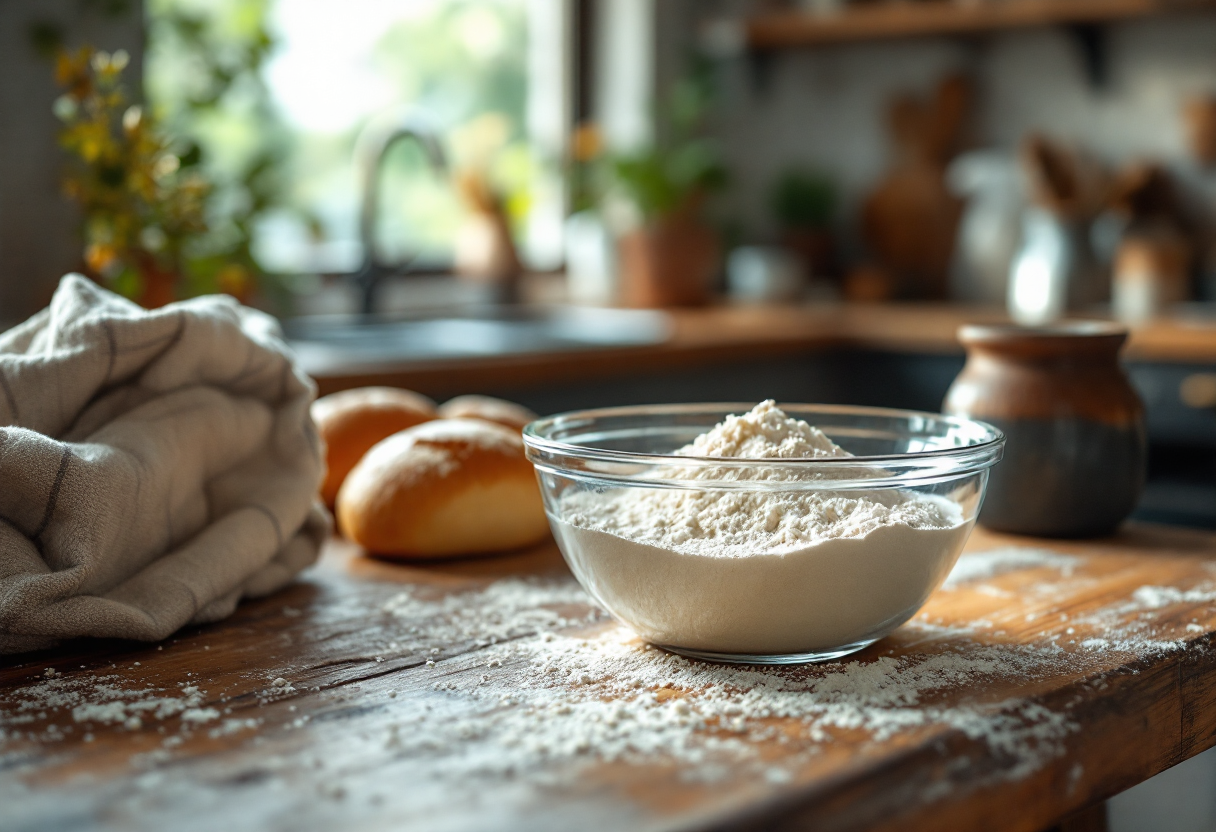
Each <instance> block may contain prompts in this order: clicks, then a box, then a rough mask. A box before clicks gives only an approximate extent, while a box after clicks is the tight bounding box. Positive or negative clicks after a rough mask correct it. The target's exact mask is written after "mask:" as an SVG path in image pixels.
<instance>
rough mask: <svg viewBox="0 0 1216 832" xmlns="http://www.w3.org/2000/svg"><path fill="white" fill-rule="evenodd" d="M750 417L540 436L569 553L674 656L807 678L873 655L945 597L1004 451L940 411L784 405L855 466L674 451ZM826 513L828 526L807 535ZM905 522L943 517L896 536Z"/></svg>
mask: <svg viewBox="0 0 1216 832" xmlns="http://www.w3.org/2000/svg"><path fill="white" fill-rule="evenodd" d="M751 407H752V406H751V405H747V404H685V405H661V406H644V407H621V408H610V409H603V410H587V411H581V412H575V413H563V414H560V415H557V416H553V417H550V418H547V419H541V420H538V421H536V422H533V423H532V424H531V425H529V426H528V427H527V428H526V429H525V430H524V442H525V443H526V445H527V453H528V458H529V459H530V460H531V461H532V463H533V465H535V467H536V471H537V477H538V479H539V481H540V488H541V492H542V494H543V496H544V502H545V510H546V512H547V513H548V516H549V522H550V525H551V526H552V528H553V533H554V536H555V537H556V538H557V542H558V545H559V546H560V548H561V551H562V555H563V556H564V557H565V559H566V562H567V563H568V564H569V566H570V569H571V570H572V571H573V572H574V575H575V577H576V578H577V579H578V581H579V583H580V584H582V586H583V588H584V589H586V590H587V592H588V593H590V594H591V596H592V597H594V598H595V599H596V601H598V602H599V603H600V604H602V605H603V606H604V608H605V609H607V610H608V611H609V612H610V613H612V615H614V616H615V617H616V618H617V619H618V620H620V621H622V622H623V623H625V624H626V625H628V626H629V627H631V628H632V629H633V630H634V631H635V632H637V633H638V634H639V635H640V636H641V637H642V638H644V639H646V640H647V641H649V642H651V643H653V644H656V645H658V646H660V647H662V648H664V649H667V650H670V651H672V652H675V653H680V654H683V655H686V656H692V657H694V658H700V659H706V660H710V661H720V662H740V663H751V664H795V663H803V662H813V661H823V660H827V659H835V658H839V657H840V656H844V655H847V654H849V653H852V652H854V651H857V650H861V649H862V648H864V647H866V646H868V645H870V644H873V643H874V642H875V641H877V640H878V639H880V638H882V637H883V636H885V635H887V634H888V633H890V632H891V631H892V630H894V629H895V628H896V627H898V626H899V625H900V624H902V623H903V622H905V621H907V620H908V619H909V618H911V617H912V616H913V615H915V614H916V612H917V610H919V609H920V607H921V606H922V605H923V604H924V602H925V600H926V599H927V598H928V597H929V595H930V594H931V593H932V592H933V591H934V590H936V589H937V588H938V587H939V586H941V583H942V581H944V580H945V578H946V576H947V574H949V572H950V570H951V568H952V567H953V566H954V563H955V561H956V560H957V559H958V556H959V553H960V552H961V551H962V548H963V544H964V543H966V541H967V537H968V535H969V534H970V532H971V528H972V527H973V526H974V524H975V518H976V516H977V515H978V514H979V510H980V504H981V502H982V501H983V498H984V489H985V487H986V486H987V483H988V469H989V468H991V467H992V466H993V465H995V464H996V463H997V462H998V461H999V460H1000V458H1001V449H1002V446H1003V445H1004V441H1005V439H1004V436H1003V435H1002V434H1001V432H1000V431H999V430H997V429H996V428H993V427H991V426H990V425H986V424H984V423H983V422H977V421H973V420H970V419H964V418H958V417H951V416H941V415H938V414H933V413H919V412H916V411H907V410H884V409H878V408H868V407H845V406H835V405H781V408H782V410H784V411H785V412H786V414H788V415H789V416H791V417H795V418H798V419H802V420H804V421H806V422H808V423H810V424H811V425H814V426H816V427H818V428H819V429H820V430H822V431H823V432H824V433H825V434H827V436H828V437H829V438H830V439H831V440H832V441H834V442H835V443H836V444H837V445H839V446H841V447H842V448H844V449H845V450H846V451H848V452H849V453H851V454H853V456H851V457H835V458H819V459H753V460H748V459H738V458H720V457H690V456H681V455H677V454H675V453H674V452H675V451H676V450H677V449H679V448H681V447H683V446H685V445H687V444H689V443H690V442H692V440H693V439H695V438H696V437H697V436H698V435H700V434H702V433H705V432H706V431H708V430H711V429H712V428H713V427H714V426H715V425H717V424H719V423H720V422H722V421H723V420H724V419H725V418H726V417H727V416H728V415H730V414H743V413H746V412H747V411H748V410H750V409H751ZM709 514H713V515H714V518H710V517H709V516H708V515H709ZM812 514H813V516H814V518H815V519H814V524H818V525H817V526H816V531H814V532H813V533H811V534H810V535H809V536H805V527H806V525H807V523H808V522H810V521H808V520H807V518H808V517H810V516H811V515H812ZM888 514H890V515H892V516H891V517H889V518H888V520H887V521H884V520H883V517H884V516H885V515H888ZM895 514H899V515H900V517H903V518H906V517H908V516H929V517H931V518H934V519H933V520H931V521H928V522H925V523H920V524H919V525H918V521H916V522H914V521H908V520H906V519H904V520H902V521H898V520H897V521H896V522H890V520H891V519H892V518H893V517H894V515H895ZM800 516H801V520H800V519H799V518H800ZM783 523H794V524H795V525H799V524H800V525H799V528H800V529H801V530H798V529H793V527H792V526H791V527H788V528H789V529H791V530H789V531H787V527H786V526H782V524H783ZM814 524H813V525H814ZM824 524H826V526H825V525H824ZM833 526H834V527H835V531H831V530H828V531H826V532H825V531H824V529H825V528H827V527H833ZM723 529H726V530H727V531H725V532H724V531H723ZM841 529H845V531H843V532H842V531H841ZM757 530H759V532H757ZM774 530H776V532H774ZM757 533H758V534H760V536H759V537H757V536H756V534H757ZM765 533H777V534H781V535H784V538H783V540H784V542H783V543H782V545H780V546H768V545H767V544H764V545H761V544H756V543H755V541H757V540H770V541H771V540H773V539H774V538H772V537H771V536H770V537H764V534H765ZM749 535H750V537H749ZM791 541H792V542H791Z"/></svg>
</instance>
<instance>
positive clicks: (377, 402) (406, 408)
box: [312, 387, 436, 508]
mask: <svg viewBox="0 0 1216 832" xmlns="http://www.w3.org/2000/svg"><path fill="white" fill-rule="evenodd" d="M312 418H313V421H314V422H316V424H317V430H318V432H319V433H320V434H321V438H322V439H324V440H325V447H326V451H325V462H326V465H327V471H326V473H325V481H324V482H323V483H321V499H323V500H324V501H325V505H327V506H329V507H330V508H333V507H334V500H335V498H336V497H337V496H338V489H339V488H340V487H341V485H342V481H343V480H345V479H346V475H347V474H349V473H350V469H352V468H354V467H355V464H356V463H357V462H358V461H359V460H360V459H362V458H363V455H364V454H365V453H367V451H368V449H369V448H371V447H372V445H375V444H376V443H377V442H379V441H380V440H381V439H384V438H385V437H388V436H392V435H393V434H394V433H396V432H397V431H399V430H405V429H406V428H412V427H413V426H414V425H418V424H421V423H422V422H429V421H430V420H432V419H434V418H436V413H435V403H434V402H433V401H431V400H430V399H428V398H427V397H426V396H423V395H420V394H418V393H414V392H411V391H409V390H400V389H398V388H395V387H360V388H358V389H356V390H343V391H342V392H341V393H334V394H332V395H329V396H325V397H323V398H320V399H317V400H316V401H315V402H313V405H312Z"/></svg>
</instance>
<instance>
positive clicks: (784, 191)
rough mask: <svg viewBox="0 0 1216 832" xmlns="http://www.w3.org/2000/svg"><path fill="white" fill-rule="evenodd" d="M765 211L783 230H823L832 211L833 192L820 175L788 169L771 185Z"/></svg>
mask: <svg viewBox="0 0 1216 832" xmlns="http://www.w3.org/2000/svg"><path fill="white" fill-rule="evenodd" d="M769 208H770V210H771V211H772V213H773V216H774V217H775V218H776V219H777V222H778V223H779V224H780V225H781V227H782V228H783V229H786V230H790V229H808V228H816V229H821V228H826V227H827V226H828V225H829V224H830V223H831V221H832V216H833V214H834V213H835V211H836V189H835V187H834V186H833V185H832V182H831V181H830V180H829V179H828V178H827V177H826V176H823V175H822V174H819V173H816V172H814V171H809V170H804V169H800V168H792V169H790V170H787V171H785V172H784V173H782V174H781V175H780V176H779V177H777V179H776V181H775V182H774V183H773V186H772V189H771V191H770V193H769Z"/></svg>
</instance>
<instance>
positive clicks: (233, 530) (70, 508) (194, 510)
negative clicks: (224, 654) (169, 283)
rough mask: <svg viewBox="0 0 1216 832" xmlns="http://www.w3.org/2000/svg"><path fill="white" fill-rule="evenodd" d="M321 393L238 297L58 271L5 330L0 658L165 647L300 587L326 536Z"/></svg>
mask: <svg viewBox="0 0 1216 832" xmlns="http://www.w3.org/2000/svg"><path fill="white" fill-rule="evenodd" d="M314 395H315V388H314V386H313V384H312V382H311V381H310V380H309V379H308V378H307V377H306V376H305V375H303V373H301V372H300V370H299V369H297V368H296V367H295V366H294V365H293V363H292V360H291V357H290V354H289V352H288V350H287V348H286V346H285V344H284V343H283V341H282V340H281V337H280V335H279V332H278V326H277V324H276V322H275V321H274V319H272V318H270V317H269V316H267V315H264V314H262V313H260V312H257V311H255V310H252V309H248V308H246V307H243V306H241V305H240V304H238V303H237V302H236V301H234V300H232V299H231V298H227V297H203V298H196V299H194V300H188V301H183V302H181V303H175V304H172V305H170V306H166V307H165V308H163V309H159V310H156V311H152V312H146V311H144V310H142V309H140V308H139V307H137V306H135V305H134V304H132V303H130V302H128V301H126V300H123V299H122V298H120V297H118V296H117V295H114V294H112V293H110V292H107V291H106V290H104V289H102V288H100V287H99V286H97V285H96V284H94V283H92V282H90V281H89V280H87V279H85V278H83V277H80V276H79V275H68V276H67V277H65V278H63V280H62V282H61V283H60V284H59V288H58V290H57V291H56V293H55V296H54V299H53V300H52V301H51V305H50V307H48V308H47V309H45V310H43V311H42V312H40V313H38V314H37V315H35V316H34V317H32V318H30V319H29V320H28V321H26V322H25V323H23V324H21V325H19V326H17V327H16V328H14V329H12V330H9V331H8V332H6V333H3V334H0V425H6V426H7V427H0V653H14V652H21V651H25V650H34V649H40V648H43V647H47V646H50V645H51V644H54V643H55V642H56V641H58V640H60V639H64V638H70V637H75V636H103V637H117V638H130V639H139V640H145V641H153V640H158V639H162V638H165V637H166V636H168V635H169V634H170V633H172V632H174V631H175V630H177V629H178V628H180V627H182V626H183V625H185V624H187V623H191V622H193V623H202V622H207V621H215V620H217V619H220V618H223V617H225V616H227V615H229V614H230V613H231V612H232V611H233V609H234V608H235V607H236V604H237V602H238V601H239V600H240V599H241V598H247V597H256V596H260V595H265V594H267V593H269V592H272V591H274V590H276V589H278V588H280V587H282V586H284V585H285V584H287V583H288V582H290V581H291V580H292V579H293V578H294V577H295V575H296V574H297V573H298V572H299V571H300V570H301V569H303V568H304V567H306V566H308V565H309V564H311V563H312V562H313V561H315V560H316V557H317V553H318V551H319V549H320V546H321V543H322V542H323V540H324V539H325V536H326V535H327V534H328V531H329V516H328V514H326V512H325V510H324V509H323V508H321V507H320V505H319V504H318V503H317V502H316V499H315V495H316V493H317V486H318V483H319V481H320V478H321V476H322V472H323V467H324V464H323V461H322V454H321V443H320V440H319V438H318V436H317V434H316V431H315V429H314V427H313V424H312V421H311V419H310V417H309V412H308V408H309V404H310V403H311V401H312V399H313V397H314Z"/></svg>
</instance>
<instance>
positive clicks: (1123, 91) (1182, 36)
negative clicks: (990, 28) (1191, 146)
mask: <svg viewBox="0 0 1216 832" xmlns="http://www.w3.org/2000/svg"><path fill="white" fill-rule="evenodd" d="M719 10H720V7H719ZM1107 33H1108V34H1107V45H1108V50H1109V52H1108V54H1109V71H1110V77H1109V83H1108V85H1107V86H1106V88H1104V89H1094V88H1092V87H1091V86H1090V84H1089V82H1088V80H1087V79H1086V76H1085V71H1084V66H1083V63H1082V60H1081V56H1080V53H1079V51H1078V50H1077V48H1076V45H1075V43H1074V42H1073V41H1072V40H1070V39H1069V37H1068V36H1067V35H1066V34H1065V33H1064V32H1063V31H1062V30H1060V29H1041V30H1027V31H1020V32H1012V33H1003V34H1000V35H994V36H989V37H986V38H983V39H981V40H971V41H968V40H955V39H940V40H938V39H927V40H909V41H891V42H884V43H874V44H864V45H855V46H841V47H830V48H819V49H813V50H812V49H806V50H793V51H787V52H781V53H777V54H776V55H774V57H773V58H772V61H771V65H770V66H768V67H767V69H766V70H765V71H764V73H762V74H761V75H760V76H759V77H760V78H762V79H764V78H766V80H762V81H761V82H760V83H759V84H757V83H756V82H755V79H756V78H757V77H758V76H757V75H756V72H755V66H753V65H751V64H749V62H748V61H746V60H744V59H739V60H736V61H733V62H731V64H730V66H729V69H728V70H727V72H726V73H725V77H726V79H727V84H726V89H727V94H726V101H725V106H724V108H723V113H722V116H721V120H720V124H719V125H718V128H717V130H718V134H719V135H720V136H721V138H722V140H723V142H724V144H725V147H726V151H727V153H728V155H729V158H730V161H731V165H732V168H733V172H734V175H735V188H734V190H733V192H732V194H731V208H732V210H735V211H738V212H739V214H740V215H741V218H742V219H744V220H745V222H746V224H747V226H748V227H749V228H750V229H752V230H753V231H754V232H763V231H764V230H766V229H767V228H768V227H769V222H770V221H769V219H768V217H767V216H766V214H767V212H766V210H765V204H764V203H765V198H764V194H765V192H766V189H767V187H768V185H769V182H770V181H771V179H772V177H773V176H774V175H776V174H777V173H778V172H779V171H780V170H781V169H783V168H784V167H786V166H788V165H790V164H791V163H806V164H810V165H814V166H817V167H820V168H823V169H824V170H826V171H828V172H829V173H830V174H832V175H833V176H834V177H835V178H836V180H837V182H838V184H839V185H840V187H841V189H842V191H843V196H844V197H845V201H846V214H847V213H852V212H851V210H849V209H851V208H852V207H853V206H855V204H856V201H857V200H858V199H859V198H860V197H861V196H862V195H863V194H864V193H865V192H866V190H867V189H868V188H869V187H870V186H872V185H873V184H874V182H875V180H876V179H877V178H878V177H879V176H880V175H881V174H882V172H883V171H884V170H885V168H886V166H887V164H888V159H889V147H888V142H887V138H886V128H885V126H884V123H883V118H884V113H885V111H886V106H887V102H888V101H889V100H890V98H891V96H892V95H893V94H895V93H897V92H900V91H908V90H911V91H920V92H928V91H929V90H931V89H932V87H933V85H934V83H935V81H936V80H937V79H938V78H939V77H940V76H941V75H942V74H943V73H945V72H947V71H950V70H952V69H966V70H969V71H971V72H972V73H973V77H974V78H975V79H976V81H977V82H978V91H979V101H978V107H977V111H976V113H975V118H974V125H973V127H974V133H975V137H976V139H977V140H978V141H979V143H980V144H983V145H988V146H995V147H999V148H1005V149H1009V150H1013V149H1014V148H1016V147H1017V144H1018V142H1019V141H1020V139H1021V138H1022V137H1023V136H1024V135H1025V133H1026V132H1027V130H1029V129H1032V128H1035V129H1040V130H1043V131H1046V132H1047V133H1048V134H1050V135H1054V136H1058V137H1061V138H1066V139H1071V140H1075V141H1078V142H1080V143H1082V144H1083V145H1085V146H1087V147H1089V148H1091V149H1092V150H1094V151H1095V152H1097V153H1098V154H1099V155H1100V156H1102V157H1104V158H1106V159H1107V160H1109V161H1111V162H1115V163H1120V162H1124V161H1127V160H1129V159H1131V158H1135V157H1144V156H1152V157H1154V158H1157V159H1159V160H1162V161H1165V162H1167V163H1168V164H1169V165H1170V167H1171V168H1172V169H1173V170H1174V171H1175V172H1176V173H1177V174H1179V175H1180V177H1181V178H1182V179H1183V180H1184V181H1185V182H1186V184H1187V187H1188V188H1189V189H1190V190H1191V191H1192V192H1194V194H1195V195H1196V196H1197V197H1199V198H1202V199H1204V200H1207V201H1208V202H1210V203H1216V176H1214V175H1213V174H1212V173H1211V172H1208V171H1203V170H1201V169H1199V168H1198V167H1197V166H1196V165H1195V164H1194V163H1193V162H1192V161H1191V160H1190V159H1189V157H1188V155H1187V152H1186V148H1185V144H1184V138H1183V124H1182V113H1181V110H1182V102H1183V101H1184V100H1185V99H1186V97H1187V96H1189V95H1192V94H1194V93H1198V92H1208V93H1213V94H1216V14H1211V13H1209V14H1197V15H1186V16H1177V17H1171V18H1162V19H1157V20H1149V21H1139V22H1132V23H1123V24H1117V25H1113V26H1110V27H1108V29H1107Z"/></svg>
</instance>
